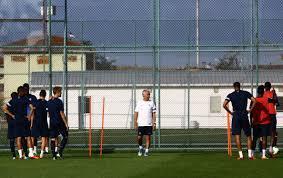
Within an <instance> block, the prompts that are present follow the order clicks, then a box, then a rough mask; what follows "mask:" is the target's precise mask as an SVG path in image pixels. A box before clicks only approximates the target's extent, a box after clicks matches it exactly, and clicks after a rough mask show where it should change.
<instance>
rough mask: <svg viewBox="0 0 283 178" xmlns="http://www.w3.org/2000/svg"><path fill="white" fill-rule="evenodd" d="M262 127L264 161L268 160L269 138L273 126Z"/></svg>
mask: <svg viewBox="0 0 283 178" xmlns="http://www.w3.org/2000/svg"><path fill="white" fill-rule="evenodd" d="M261 127H262V129H261V130H262V133H261V135H262V157H261V158H262V159H268V158H267V157H266V148H267V137H268V136H270V135H271V134H270V130H271V124H266V125H261Z"/></svg>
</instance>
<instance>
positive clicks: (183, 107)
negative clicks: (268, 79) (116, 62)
mask: <svg viewBox="0 0 283 178" xmlns="http://www.w3.org/2000/svg"><path fill="white" fill-rule="evenodd" d="M246 90H248V91H249V89H246ZM232 91H233V90H232V89H231V88H219V89H214V88H212V87H210V88H209V87H207V88H191V89H190V104H189V105H190V108H189V109H188V102H187V101H188V90H187V89H185V88H183V89H169V88H167V89H161V96H160V99H161V102H160V106H161V109H160V108H157V109H160V113H161V128H187V127H188V123H189V124H190V126H191V127H193V124H194V123H196V122H197V123H198V124H199V127H200V128H223V127H226V126H227V125H226V124H227V119H226V112H225V111H224V109H223V108H222V102H223V101H224V99H225V98H226V96H227V95H228V93H230V92H232ZM277 91H278V90H277ZM38 92H39V90H38V91H36V94H38ZM141 93H142V89H138V90H137V91H136V99H137V101H138V100H141V99H142V96H141ZM133 94H134V93H133V91H132V90H131V89H107V88H100V89H87V90H86V91H85V96H91V97H92V106H91V110H92V127H93V128H100V127H101V117H102V116H101V113H102V98H103V97H105V100H106V104H105V128H120V129H125V128H133V115H132V113H133V105H134V103H133V100H132V98H134V97H133V96H134V95H133ZM277 94H278V96H283V92H281V93H280V92H277ZM78 96H80V90H75V89H72V90H69V102H68V105H69V115H68V118H69V125H70V127H72V128H78V126H79V119H78V118H79V111H78V108H79V107H78V105H79V103H78ZM211 96H220V97H221V102H220V103H219V104H220V106H219V107H220V108H221V111H220V112H219V113H211V112H210V97H211ZM188 111H189V113H190V114H189V116H190V117H188ZM84 116H85V118H84V123H85V126H86V127H87V128H88V127H89V118H90V117H89V114H85V115H84ZM277 117H278V125H279V126H283V113H282V112H281V113H278V116H277Z"/></svg>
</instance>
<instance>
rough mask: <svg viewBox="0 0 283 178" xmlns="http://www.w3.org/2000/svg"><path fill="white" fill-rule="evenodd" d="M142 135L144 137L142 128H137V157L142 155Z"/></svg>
mask: <svg viewBox="0 0 283 178" xmlns="http://www.w3.org/2000/svg"><path fill="white" fill-rule="evenodd" d="M143 135H144V127H138V137H137V142H138V145H139V151H138V156H142V153H143V146H142V141H143Z"/></svg>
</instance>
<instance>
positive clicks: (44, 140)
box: [39, 137, 47, 158]
mask: <svg viewBox="0 0 283 178" xmlns="http://www.w3.org/2000/svg"><path fill="white" fill-rule="evenodd" d="M46 141H47V138H46V137H41V150H40V155H39V157H40V158H43V155H44V148H45V145H46Z"/></svg>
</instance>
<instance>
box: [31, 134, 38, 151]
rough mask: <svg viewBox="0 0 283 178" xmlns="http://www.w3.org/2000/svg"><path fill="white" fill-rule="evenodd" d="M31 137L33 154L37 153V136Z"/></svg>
mask: <svg viewBox="0 0 283 178" xmlns="http://www.w3.org/2000/svg"><path fill="white" fill-rule="evenodd" d="M32 138H33V143H32V144H33V152H34V154H37V137H32Z"/></svg>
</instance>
